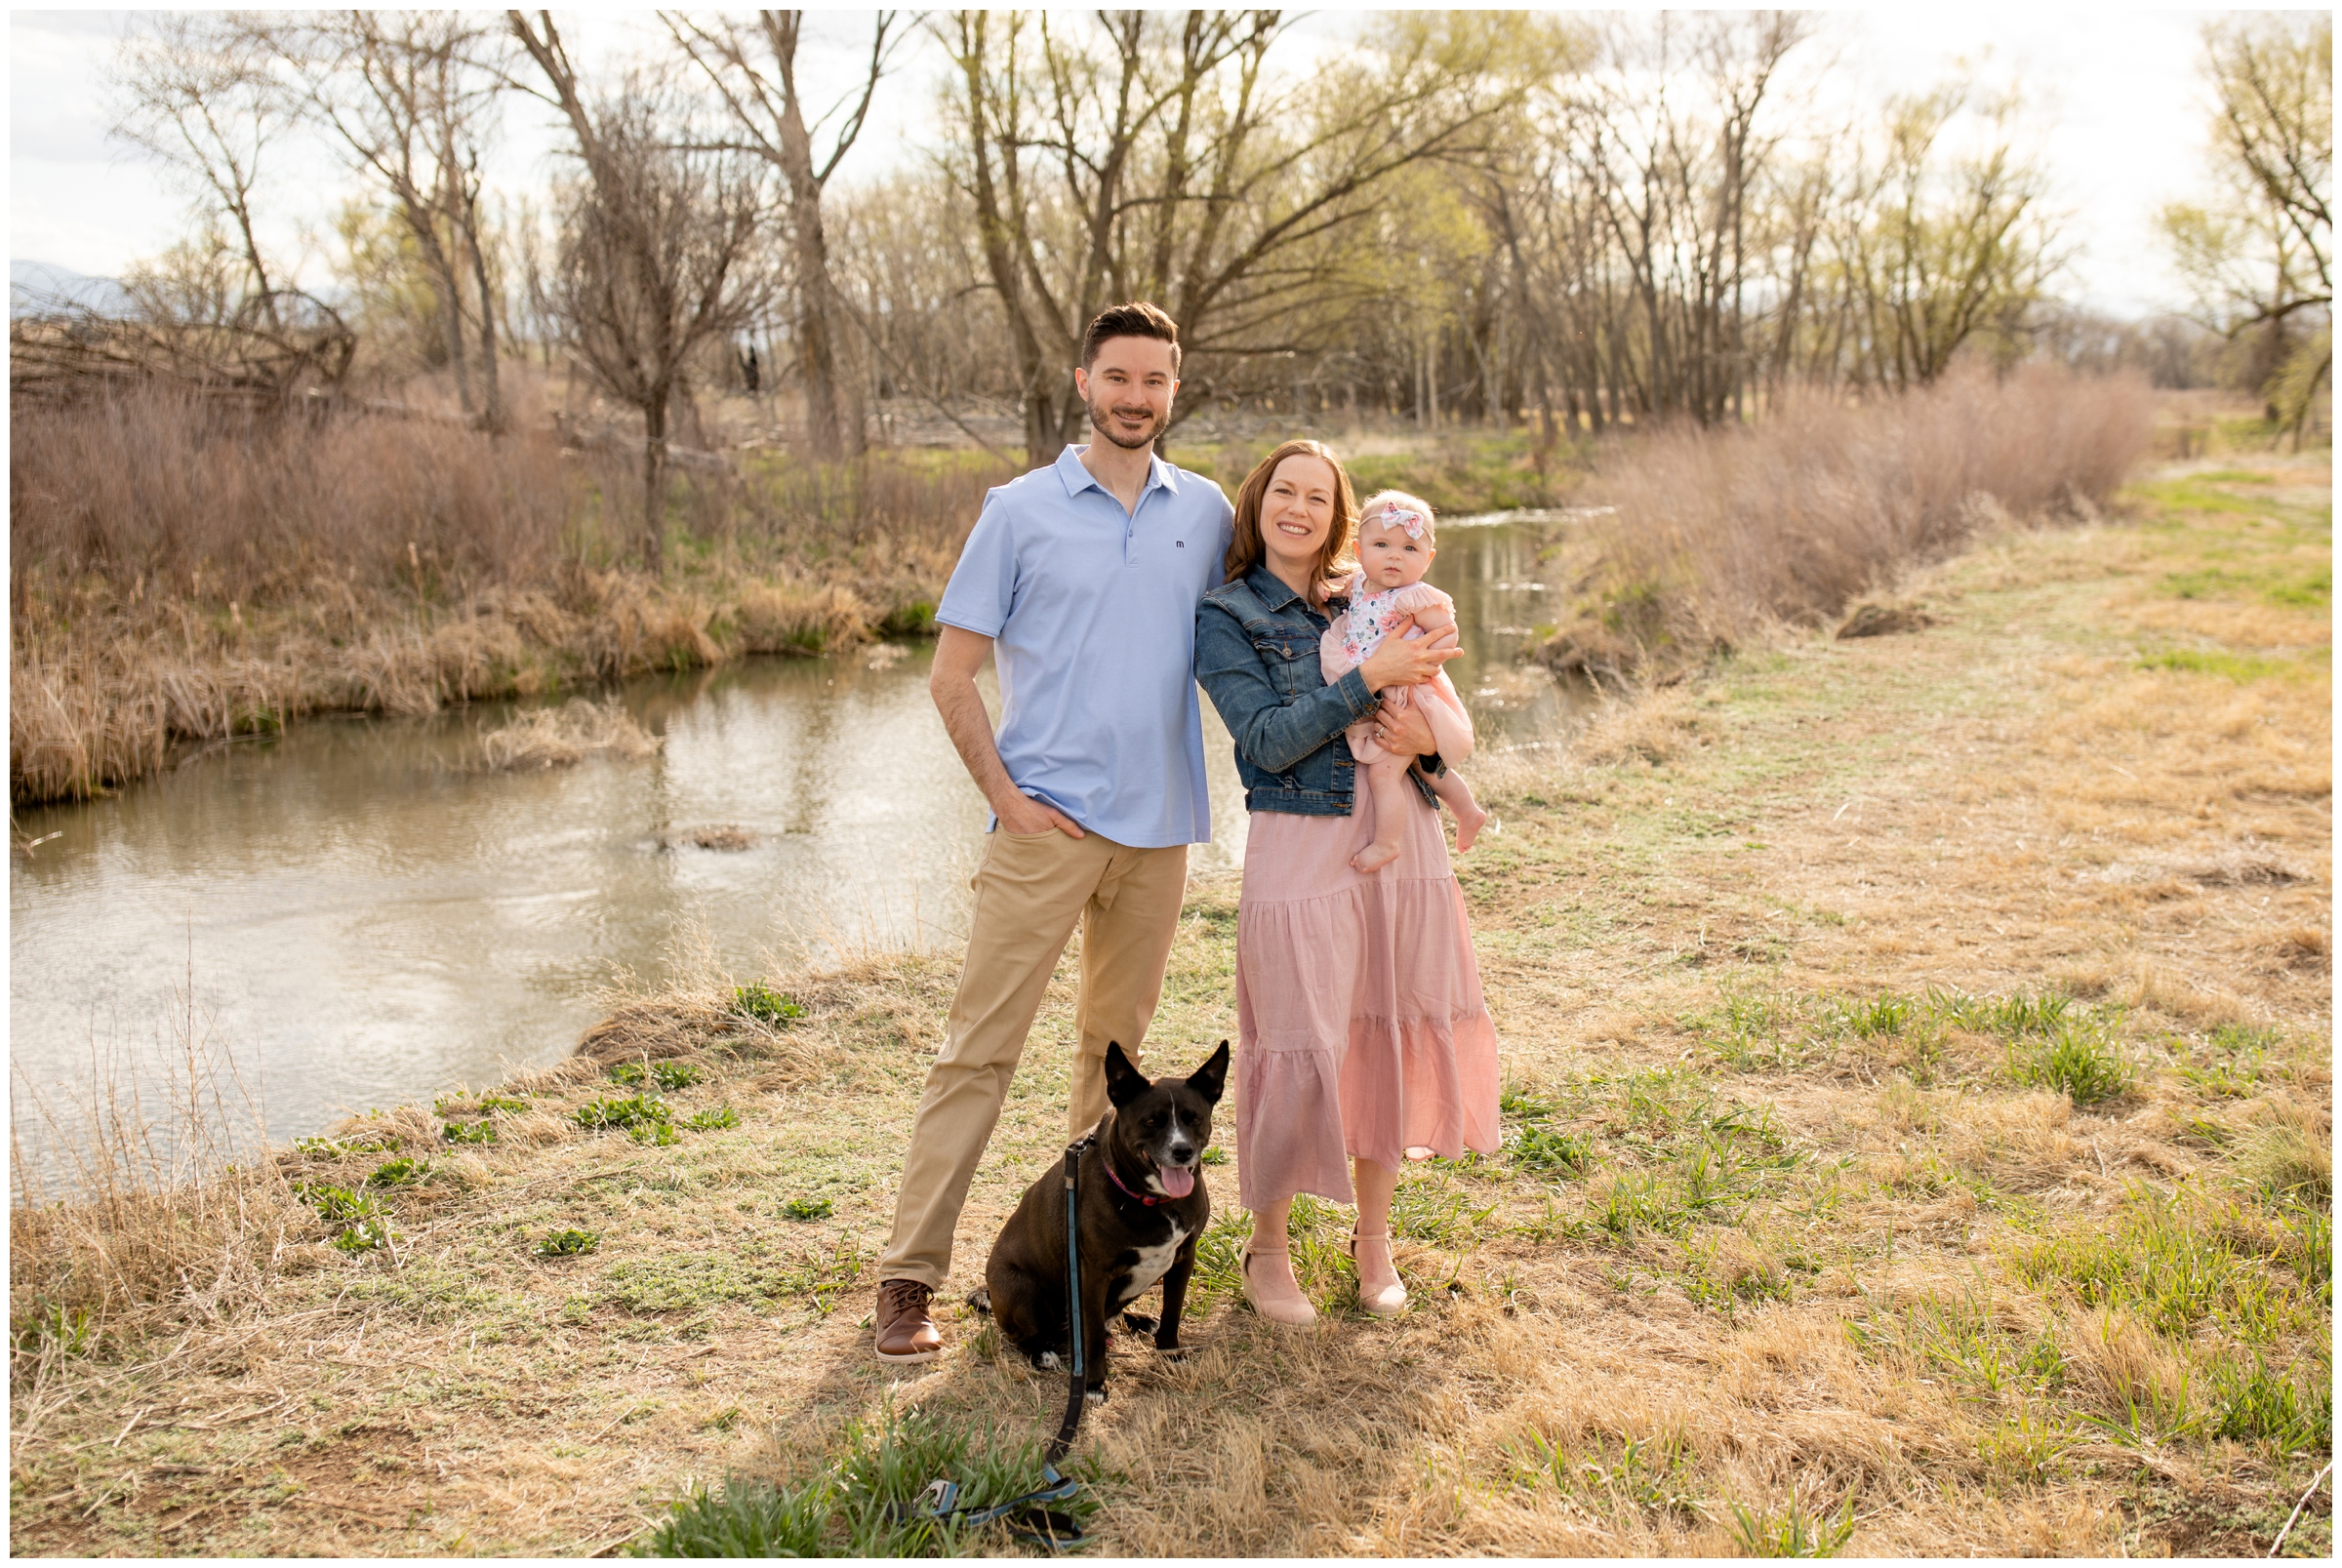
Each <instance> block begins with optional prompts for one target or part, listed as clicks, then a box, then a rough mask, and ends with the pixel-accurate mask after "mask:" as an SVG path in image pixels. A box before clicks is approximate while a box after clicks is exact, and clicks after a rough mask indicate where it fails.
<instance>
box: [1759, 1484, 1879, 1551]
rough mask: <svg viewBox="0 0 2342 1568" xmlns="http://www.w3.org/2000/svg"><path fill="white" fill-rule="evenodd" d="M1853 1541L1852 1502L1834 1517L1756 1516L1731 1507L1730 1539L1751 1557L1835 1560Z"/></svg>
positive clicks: (1791, 1512) (1798, 1510)
mask: <svg viewBox="0 0 2342 1568" xmlns="http://www.w3.org/2000/svg"><path fill="white" fill-rule="evenodd" d="M1853 1537H1854V1499H1853V1498H1852V1497H1848V1498H1847V1499H1846V1502H1845V1507H1843V1508H1840V1509H1838V1511H1837V1513H1835V1514H1827V1513H1825V1514H1808V1513H1807V1512H1806V1511H1805V1510H1804V1508H1802V1507H1799V1506H1797V1505H1795V1504H1793V1505H1791V1506H1790V1508H1788V1510H1787V1511H1786V1512H1782V1513H1758V1512H1753V1511H1751V1510H1750V1509H1748V1508H1742V1507H1741V1506H1740V1505H1739V1504H1737V1503H1735V1504H1733V1505H1732V1539H1733V1540H1735V1541H1737V1542H1739V1543H1740V1549H1741V1550H1743V1551H1745V1552H1747V1553H1748V1554H1749V1555H1750V1556H1752V1557H1835V1556H1837V1553H1838V1551H1839V1549H1840V1548H1843V1547H1844V1546H1845V1544H1846V1543H1847V1542H1848V1541H1850V1540H1852V1539H1853Z"/></svg>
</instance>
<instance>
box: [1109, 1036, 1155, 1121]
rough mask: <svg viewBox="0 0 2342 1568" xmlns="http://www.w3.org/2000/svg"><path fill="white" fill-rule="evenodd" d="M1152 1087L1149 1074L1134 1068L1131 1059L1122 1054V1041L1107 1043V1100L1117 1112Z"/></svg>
mask: <svg viewBox="0 0 2342 1568" xmlns="http://www.w3.org/2000/svg"><path fill="white" fill-rule="evenodd" d="M1152 1087H1153V1084H1152V1083H1151V1081H1150V1080H1149V1079H1148V1077H1147V1074H1145V1073H1144V1072H1141V1071H1140V1070H1139V1069H1138V1068H1137V1067H1134V1066H1132V1065H1130V1058H1129V1057H1127V1056H1125V1055H1123V1054H1122V1042H1121V1041H1119V1040H1109V1041H1107V1042H1106V1098H1107V1099H1108V1100H1110V1101H1111V1102H1113V1106H1114V1108H1115V1109H1116V1110H1120V1109H1121V1108H1122V1107H1123V1106H1127V1105H1129V1104H1130V1103H1131V1102H1132V1101H1134V1100H1136V1099H1138V1098H1139V1096H1141V1095H1143V1094H1145V1093H1146V1092H1147V1091H1148V1090H1149V1089H1151V1088H1152Z"/></svg>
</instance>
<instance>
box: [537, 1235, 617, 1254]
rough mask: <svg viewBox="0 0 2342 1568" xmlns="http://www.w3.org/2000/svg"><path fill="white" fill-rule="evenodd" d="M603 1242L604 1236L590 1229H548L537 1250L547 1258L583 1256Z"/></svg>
mask: <svg viewBox="0 0 2342 1568" xmlns="http://www.w3.org/2000/svg"><path fill="white" fill-rule="evenodd" d="M601 1244H602V1238H601V1237H600V1236H597V1235H595V1234H594V1233H593V1232H592V1231H590V1230H548V1231H546V1232H545V1239H544V1240H543V1241H541V1242H539V1243H537V1251H538V1252H539V1253H540V1254H542V1255H543V1256H545V1257H547V1258H583V1257H585V1256H586V1254H587V1253H589V1252H592V1251H594V1250H595V1249H597V1248H599V1247H600V1246H601Z"/></svg>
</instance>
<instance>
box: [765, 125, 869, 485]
mask: <svg viewBox="0 0 2342 1568" xmlns="http://www.w3.org/2000/svg"><path fill="white" fill-rule="evenodd" d="M789 129H790V130H799V128H798V127H795V126H791V127H790V128H789ZM799 134H800V135H801V134H802V133H801V131H800V132H799ZM794 140H795V139H794V138H792V137H787V136H785V137H784V139H783V149H784V151H785V152H786V153H787V154H788V155H789V156H788V163H789V165H790V167H789V168H788V176H789V183H790V188H791V196H790V200H789V228H790V231H791V232H792V233H793V234H794V235H795V236H796V247H795V249H796V257H795V261H796V264H797V369H798V373H799V374H800V375H801V376H803V377H804V379H805V420H806V424H807V427H808V433H809V434H810V435H811V437H812V441H813V455H814V456H815V457H816V458H819V459H820V460H821V461H822V462H837V461H838V460H839V459H841V458H852V457H859V456H860V455H861V454H862V452H863V449H864V446H865V444H866V442H865V437H864V434H863V427H862V425H863V420H862V410H861V407H860V402H861V400H860V399H859V398H857V397H856V396H855V395H854V393H853V390H852V389H851V388H850V387H849V386H848V385H847V384H845V383H844V382H842V381H841V379H840V378H839V375H838V365H837V361H838V348H839V346H840V343H841V341H842V338H843V334H842V333H841V332H840V331H839V330H838V326H839V318H840V312H839V309H838V302H837V300H836V298H835V295H836V285H835V284H833V283H832V282H831V281H830V278H829V242H828V236H827V234H825V232H824V231H823V227H822V192H821V187H820V186H819V185H817V184H815V183H814V178H813V164H812V159H811V156H810V154H809V153H808V152H806V151H805V150H804V149H802V148H799V147H796V146H794V145H791V143H792V142H793V141H794ZM800 156H802V157H803V160H804V161H803V163H802V166H801V167H799V166H798V159H799V157H800Z"/></svg>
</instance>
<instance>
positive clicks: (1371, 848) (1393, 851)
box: [1350, 843, 1398, 876]
mask: <svg viewBox="0 0 2342 1568" xmlns="http://www.w3.org/2000/svg"><path fill="white" fill-rule="evenodd" d="M1397 859H1398V846H1397V845H1396V844H1380V843H1377V844H1369V845H1367V846H1366V847H1365V848H1364V849H1362V850H1360V851H1358V853H1357V854H1356V855H1354V856H1353V857H1352V858H1351V862H1350V868H1351V869H1352V870H1353V871H1355V872H1357V873H1358V874H1359V875H1361V876H1372V875H1373V874H1374V873H1375V872H1377V871H1379V870H1381V869H1382V868H1383V867H1384V866H1386V865H1389V864H1391V863H1392V862H1393V861H1395V860H1397Z"/></svg>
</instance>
